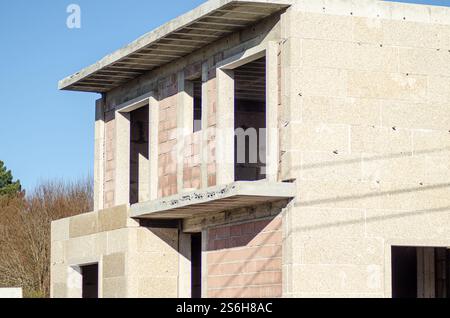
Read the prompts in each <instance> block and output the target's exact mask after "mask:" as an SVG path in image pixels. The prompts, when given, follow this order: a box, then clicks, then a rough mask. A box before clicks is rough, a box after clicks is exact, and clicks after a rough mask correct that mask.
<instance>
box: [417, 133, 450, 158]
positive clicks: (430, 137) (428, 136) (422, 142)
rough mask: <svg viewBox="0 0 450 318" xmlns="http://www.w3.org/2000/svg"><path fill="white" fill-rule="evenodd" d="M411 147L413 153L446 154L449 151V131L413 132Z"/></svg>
mask: <svg viewBox="0 0 450 318" xmlns="http://www.w3.org/2000/svg"><path fill="white" fill-rule="evenodd" d="M413 147H414V153H429V152H434V153H445V152H448V151H449V150H450V131H435V130H428V131H426V130H422V131H419V130H417V131H414V133H413Z"/></svg>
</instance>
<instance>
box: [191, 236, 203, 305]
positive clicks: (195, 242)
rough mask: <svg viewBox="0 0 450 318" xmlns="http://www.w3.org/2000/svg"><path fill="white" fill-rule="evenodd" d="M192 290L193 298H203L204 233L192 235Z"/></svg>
mask: <svg viewBox="0 0 450 318" xmlns="http://www.w3.org/2000/svg"><path fill="white" fill-rule="evenodd" d="M191 292H192V298H194V299H198V298H202V234H201V233H196V234H192V235H191Z"/></svg>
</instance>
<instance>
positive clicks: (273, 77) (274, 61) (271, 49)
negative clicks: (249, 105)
mask: <svg viewBox="0 0 450 318" xmlns="http://www.w3.org/2000/svg"><path fill="white" fill-rule="evenodd" d="M278 102H279V101H278V43H276V42H269V43H268V47H267V51H266V140H267V146H266V178H267V180H268V181H273V182H276V181H277V180H278V163H279V132H278Z"/></svg>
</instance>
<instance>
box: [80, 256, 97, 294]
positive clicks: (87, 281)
mask: <svg viewBox="0 0 450 318" xmlns="http://www.w3.org/2000/svg"><path fill="white" fill-rule="evenodd" d="M81 275H82V277H83V288H82V293H83V295H82V297H83V298H98V264H94V265H87V266H82V267H81Z"/></svg>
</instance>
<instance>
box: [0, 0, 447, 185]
mask: <svg viewBox="0 0 450 318" xmlns="http://www.w3.org/2000/svg"><path fill="white" fill-rule="evenodd" d="M203 2H204V0H167V1H153V0H127V1H123V0H120V1H119V0H114V1H110V0H71V1H64V0H39V1H30V0H14V1H13V0H0V41H1V42H0V43H1V50H0V98H1V102H0V160H2V161H4V162H5V163H6V165H7V166H8V168H9V169H11V170H12V171H13V174H14V176H15V178H17V179H20V180H21V182H22V185H23V186H24V187H25V189H27V190H32V188H33V187H34V186H35V185H36V184H37V183H39V182H40V181H43V180H48V179H64V180H76V179H78V178H80V177H83V176H86V175H88V174H91V175H92V174H93V166H94V165H93V157H94V151H93V150H94V145H93V142H94V105H95V104H94V103H95V100H96V99H97V98H98V97H99V95H97V94H91V93H75V92H60V91H58V90H57V82H58V80H60V79H62V78H64V77H66V76H68V75H70V74H72V73H74V72H76V71H78V70H80V69H82V68H83V67H85V66H88V65H90V64H92V63H94V62H95V61H97V60H98V59H100V58H101V57H103V56H104V55H106V54H109V53H111V52H113V51H114V50H116V49H118V48H120V47H122V46H124V45H126V44H127V43H129V42H131V41H133V40H134V39H136V38H137V37H139V36H141V35H142V34H144V33H146V32H148V31H151V30H152V29H154V28H155V27H157V26H159V25H161V24H163V23H164V22H166V21H168V20H170V19H171V18H174V17H176V16H178V15H180V14H182V13H184V12H186V11H188V10H190V9H192V8H194V7H196V6H197V5H199V4H201V3H203ZM400 2H415V3H426V4H437V5H447V6H450V0H446V1H443V0H440V1H438V0H436V1H431V0H430V1H425V0H423V1H413V0H410V1H400ZM71 3H76V4H78V5H79V6H80V7H81V10H82V11H81V23H82V24H81V29H69V28H67V26H66V19H67V16H68V13H66V8H67V6H68V5H69V4H71Z"/></svg>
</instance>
